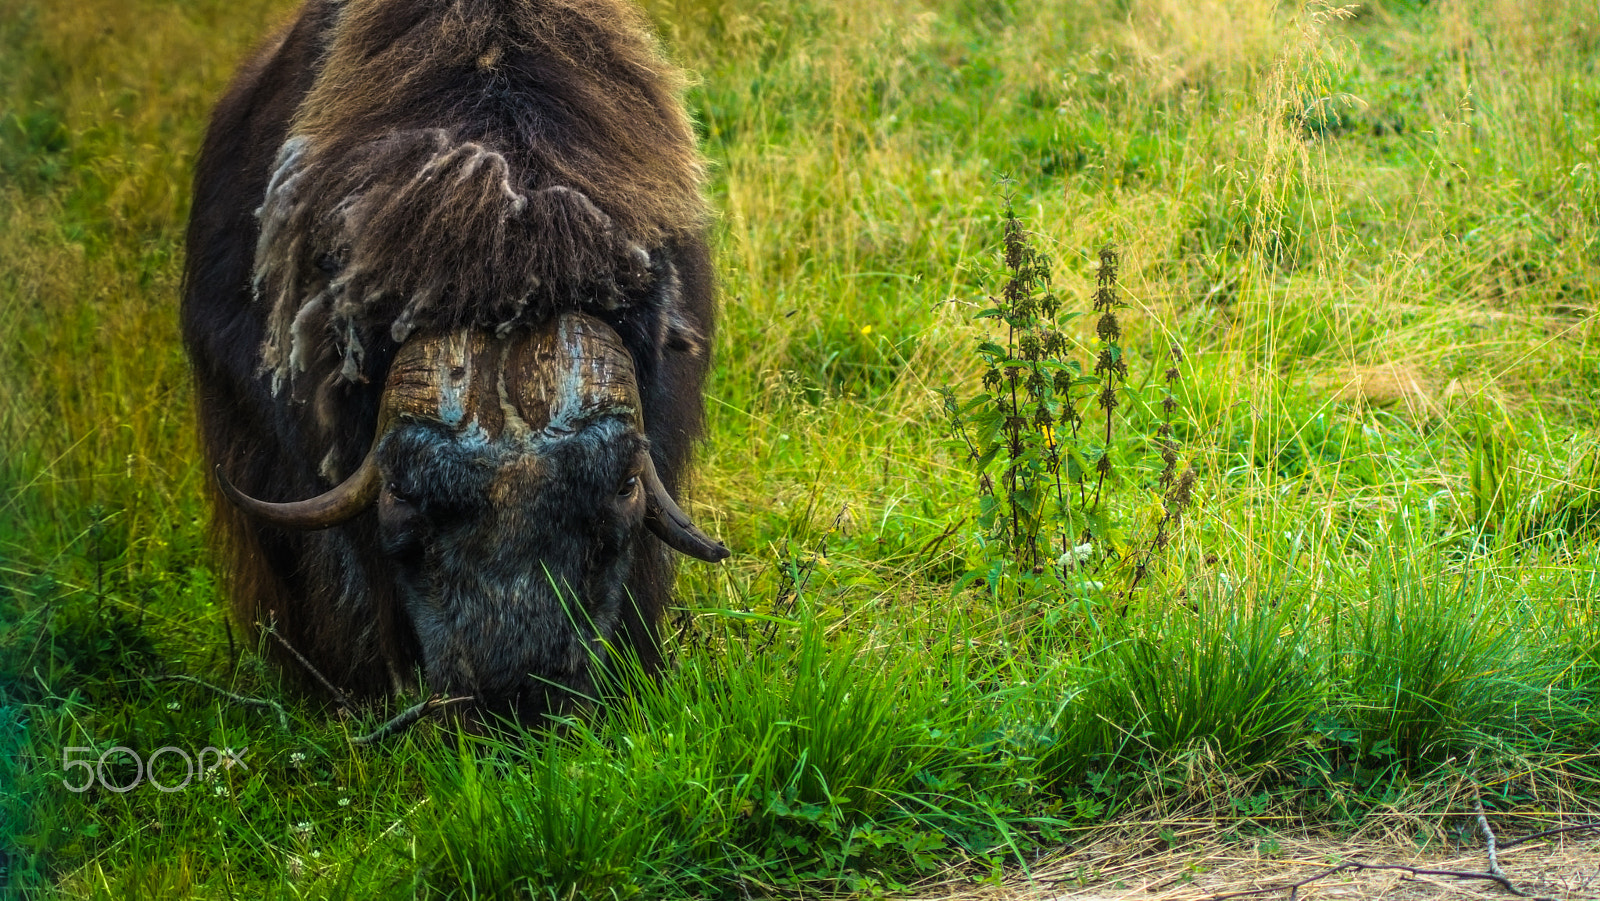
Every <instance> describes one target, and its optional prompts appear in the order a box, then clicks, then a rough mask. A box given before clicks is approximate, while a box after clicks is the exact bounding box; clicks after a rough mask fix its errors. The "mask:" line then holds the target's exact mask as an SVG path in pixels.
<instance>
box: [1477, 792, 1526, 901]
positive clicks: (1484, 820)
mask: <svg viewBox="0 0 1600 901" xmlns="http://www.w3.org/2000/svg"><path fill="white" fill-rule="evenodd" d="M1472 809H1473V810H1475V811H1477V814H1478V828H1479V829H1482V830H1483V841H1484V844H1485V845H1487V846H1488V849H1489V875H1491V876H1499V877H1500V878H1501V879H1505V880H1506V883H1505V885H1506V890H1507V891H1509V892H1511V893H1512V894H1513V895H1521V894H1522V892H1520V891H1517V889H1515V888H1514V887H1512V885H1511V880H1510V879H1508V878H1507V877H1506V871H1505V870H1502V869H1500V860H1499V858H1498V857H1496V856H1495V848H1494V830H1493V829H1490V828H1489V818H1488V816H1486V815H1485V814H1484V812H1483V798H1481V797H1479V795H1478V787H1477V786H1476V785H1474V786H1473V787H1472Z"/></svg>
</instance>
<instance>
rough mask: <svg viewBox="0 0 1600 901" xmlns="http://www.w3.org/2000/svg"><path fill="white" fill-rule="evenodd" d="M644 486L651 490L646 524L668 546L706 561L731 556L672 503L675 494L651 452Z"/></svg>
mask: <svg viewBox="0 0 1600 901" xmlns="http://www.w3.org/2000/svg"><path fill="white" fill-rule="evenodd" d="M640 475H641V476H643V477H644V488H645V491H646V492H648V497H649V505H650V507H649V512H647V513H646V514H645V520H644V521H645V524H647V525H648V526H650V531H652V532H654V533H656V537H657V538H660V539H661V540H662V541H664V542H666V545H667V547H670V548H672V549H673V550H675V551H677V552H678V553H680V554H688V555H689V556H691V557H696V558H698V559H701V560H704V561H706V562H707V563H717V562H720V561H721V560H722V559H724V558H725V557H727V556H728V554H729V553H730V551H729V550H728V549H727V548H726V547H724V546H723V544H722V542H720V541H714V540H712V539H711V538H710V537H708V536H707V535H706V533H704V532H702V531H700V530H699V529H697V528H695V524H694V523H692V522H690V521H689V516H688V514H686V513H684V512H683V510H681V509H679V507H678V505H677V504H676V503H674V502H673V500H672V495H670V494H667V487H666V486H665V485H663V484H661V476H660V475H658V474H657V473H656V464H655V461H654V460H652V459H650V455H649V454H645V457H644V471H643V472H641V473H640Z"/></svg>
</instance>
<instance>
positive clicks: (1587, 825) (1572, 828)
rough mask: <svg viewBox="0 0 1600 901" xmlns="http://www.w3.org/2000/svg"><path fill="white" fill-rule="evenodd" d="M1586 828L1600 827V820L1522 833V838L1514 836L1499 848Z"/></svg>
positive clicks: (1512, 846)
mask: <svg viewBox="0 0 1600 901" xmlns="http://www.w3.org/2000/svg"><path fill="white" fill-rule="evenodd" d="M1586 829H1600V822H1594V823H1579V824H1578V825H1576V826H1559V827H1557V828H1555V829H1546V830H1544V831H1543V832H1535V833H1533V834H1532V835H1524V836H1523V837H1522V838H1514V839H1512V840H1511V841H1509V842H1505V843H1503V844H1501V845H1500V849H1501V850H1502V851H1503V850H1505V849H1506V848H1514V847H1516V846H1517V845H1520V844H1522V843H1523V842H1531V841H1533V840H1534V839H1536V838H1546V837H1548V836H1552V835H1560V834H1561V833H1563V832H1582V831H1584V830H1586Z"/></svg>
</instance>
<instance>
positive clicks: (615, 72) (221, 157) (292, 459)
mask: <svg viewBox="0 0 1600 901" xmlns="http://www.w3.org/2000/svg"><path fill="white" fill-rule="evenodd" d="M680 88H681V79H680V77H679V76H678V74H677V73H676V72H675V70H673V69H672V68H671V67H670V66H669V65H668V64H666V63H665V62H664V61H663V59H662V58H661V56H660V54H659V52H658V50H657V49H656V47H655V44H654V42H653V40H652V39H651V38H650V37H649V35H648V32H647V30H646V28H645V26H644V23H643V20H642V17H641V16H640V15H639V14H638V13H637V12H636V11H634V10H633V9H632V8H630V7H628V6H626V5H625V4H623V3H620V2H616V0H455V2H425V0H348V2H338V0H309V2H308V3H307V4H306V5H305V6H304V7H303V8H302V9H301V11H300V13H299V14H298V16H297V18H296V19H295V21H294V22H292V23H291V24H290V25H289V26H288V27H287V28H286V29H285V30H284V31H282V32H280V34H279V35H278V36H277V37H275V38H273V39H272V40H270V41H268V42H267V44H266V45H265V46H264V47H263V48H262V50H260V51H259V52H258V53H257V55H256V56H255V57H254V58H253V59H252V60H251V61H250V62H248V63H246V64H245V66H244V67H243V68H242V69H241V71H240V73H239V74H238V76H237V77H236V78H235V80H234V82H233V84H232V85H231V86H230V87H229V89H228V91H227V93H226V95H225V96H224V98H223V99H222V101H221V102H220V103H219V104H218V106H217V109H216V111H215V113H214V116H213V120H212V123H211V127H210V129H209V131H208V133H207V136H206V141H205V145H204V147H203V149H202V152H201V156H200V160H199V163H198V166H197V171H196V176H195V193H194V206H193V211H192V213H191V219H190V224H189V259H188V268H187V273H186V283H185V290H184V303H183V322H184V335H185V342H186V344H187V346H188V348H189V352H190V355H191V358H192V360H193V364H194V373H195V382H196V388H197V393H198V401H199V414H200V425H201V433H202V438H203V443H204V447H205V451H206V455H207V458H208V460H209V462H210V463H211V464H213V465H215V464H220V465H221V466H222V468H223V469H224V470H225V471H226V472H227V474H228V476H229V478H230V479H231V480H232V481H233V482H234V484H235V485H237V486H238V487H239V488H240V489H242V490H243V491H244V492H245V493H247V494H250V495H253V496H255V497H259V498H262V499H265V500H298V499H301V498H305V497H310V496H313V495H316V494H319V493H321V492H323V491H325V490H326V489H327V488H328V487H330V485H332V484H333V483H334V482H336V481H337V480H338V479H340V478H341V477H342V476H343V475H345V474H348V473H349V472H350V471H352V470H353V469H354V468H355V466H356V465H357V463H358V462H359V461H360V460H361V458H362V456H363V454H364V453H365V452H366V450H367V445H368V442H369V441H371V439H372V436H373V429H374V427H375V416H376V409H377V404H378V399H379V394H380V392H381V390H382V381H383V375H384V373H385V372H386V370H387V366H388V363H389V360H390V359H392V358H393V355H394V352H395V350H396V349H397V347H398V346H399V342H401V341H403V340H404V339H405V338H406V337H407V336H409V335H410V334H412V333H413V332H415V331H419V330H430V331H439V330H443V329H448V328H454V327H458V326H465V325H479V326H490V327H497V328H501V329H508V328H513V327H516V326H517V325H518V324H519V323H523V322H537V321H542V320H544V319H546V318H548V317H549V316H550V315H552V314H553V313H554V312H556V311H559V310H565V309H579V308H581V309H586V310H588V311H590V312H592V313H595V314H596V315H599V316H601V317H602V318H604V319H605V320H606V321H608V322H609V323H611V324H612V326H613V327H614V328H615V329H616V330H617V332H618V333H619V334H620V335H621V336H622V337H623V339H624V341H625V343H626V344H627V345H628V348H629V350H630V352H631V353H632V354H633V356H634V357H635V363H636V368H637V371H638V373H639V380H640V391H641V395H642V399H643V403H644V409H645V419H646V429H647V431H648V433H649V438H650V441H651V448H652V456H653V457H654V459H655V462H656V466H657V469H658V470H659V472H660V474H661V476H662V479H663V481H664V482H665V484H666V486H667V488H668V489H669V490H674V491H675V490H677V489H678V486H679V481H680V479H681V477H682V473H683V471H684V469H685V467H686V465H687V462H688V458H689V452H690V449H691V445H692V442H693V441H694V440H695V438H697V437H698V436H699V434H700V431H701V426H702V411H701V401H700V395H701V387H702V383H703V381H704V377H705V373H706V369H707V365H708V358H707V353H706V351H707V347H708V339H709V337H710V333H711V328H712V313H713V310H712V306H713V296H712V295H713V289H712V277H711V270H710V258H709V251H708V249H707V246H706V242H705V228H706V213H705V210H704V207H703V203H702V199H701V193H700V188H701V179H702V175H703V172H702V164H701V160H700V157H699V156H698V154H697V152H696V149H695V146H694V142H693V135H692V131H691V129H690V126H689V122H688V119H687V117H686V115H685V113H684V111H683V109H682V106H681V105H680V103H679V101H678V99H677V93H678V91H679V90H680ZM213 507H214V509H215V510H216V514H217V520H218V524H219V526H220V532H221V537H222V541H223V543H224V545H225V553H226V555H227V558H228V566H229V573H230V586H231V588H230V590H231V595H232V600H233V604H234V608H235V611H236V615H237V616H238V618H239V619H240V620H241V621H242V622H244V623H246V624H250V623H256V622H262V623H264V622H266V621H267V620H269V619H273V620H276V622H277V624H278V628H279V629H280V631H281V632H282V633H283V634H284V636H285V637H286V638H287V639H288V640H289V641H290V642H291V643H292V644H293V645H295V646H296V647H297V648H299V649H300V650H301V651H302V652H304V653H305V654H306V656H307V657H308V658H310V660H311V661H312V662H313V663H314V664H315V665H316V666H318V668H319V669H321V670H322V671H323V672H324V673H325V674H327V675H328V676H329V677H330V678H331V679H333V680H334V681H335V682H337V683H339V684H340V685H341V686H343V687H346V688H349V689H351V690H353V691H356V692H367V693H371V692H376V691H380V690H384V689H388V688H390V687H392V686H395V685H397V684H402V683H404V682H407V681H409V679H410V676H411V674H412V672H413V671H414V667H415V664H416V662H417V660H416V643H415V638H414V636H413V635H412V633H411V630H410V626H409V623H408V622H407V621H406V617H405V614H404V613H403V611H402V610H401V609H400V608H399V606H398V604H397V601H396V598H395V587H394V585H393V582H392V577H391V576H390V575H389V574H388V573H387V571H386V567H385V565H384V562H383V560H382V559H381V557H380V555H379V554H378V553H377V548H376V542H377V538H376V525H375V522H374V516H373V515H372V514H371V513H367V514H363V515H362V516H360V517H357V518H356V519H355V520H353V521H351V522H349V523H347V524H345V525H343V526H340V527H337V528H334V529H330V530H328V531H325V532H313V533H291V532H284V531H280V530H278V529H275V528H272V527H269V526H261V525H258V524H256V523H254V522H252V521H250V520H248V519H246V518H245V517H244V516H243V515H242V514H240V513H239V512H237V511H236V510H234V509H233V508H232V507H231V506H230V505H229V504H227V503H226V502H224V501H221V500H220V498H214V503H213ZM638 541H639V542H640V547H639V548H638V552H637V553H636V554H635V555H634V559H635V563H634V566H633V570H632V572H631V574H630V576H629V578H628V586H629V590H630V591H631V593H632V596H633V598H634V600H635V603H636V605H637V609H636V610H633V611H632V613H631V615H630V616H629V617H628V618H627V621H626V635H627V639H628V643H629V644H631V645H632V646H633V647H634V648H635V649H636V650H637V651H638V653H639V654H640V656H641V658H642V659H643V661H644V663H645V665H646V666H647V668H648V667H654V666H655V665H657V664H658V663H659V655H658V652H657V650H656V635H655V627H656V623H657V621H658V620H659V617H660V615H661V611H662V609H663V607H664V605H665V604H666V603H667V600H668V594H669V590H670V585H671V581H672V572H673V567H672V562H671V560H670V559H669V557H668V556H667V554H666V553H665V551H664V549H663V547H662V545H661V544H660V543H659V542H658V541H657V540H656V539H655V538H654V537H653V536H651V535H649V534H644V533H641V535H640V537H639V538H638Z"/></svg>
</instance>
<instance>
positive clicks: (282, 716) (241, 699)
mask: <svg viewBox="0 0 1600 901" xmlns="http://www.w3.org/2000/svg"><path fill="white" fill-rule="evenodd" d="M151 678H152V679H153V680H154V681H156V682H188V683H189V684H191V685H198V686H200V687H201V688H209V689H211V690H212V691H214V692H216V693H217V694H219V695H222V696H223V697H225V698H227V699H228V700H230V701H233V702H234V703H236V704H244V705H247V706H250V707H270V708H272V710H274V711H276V712H277V714H278V727H279V728H281V729H282V730H283V731H284V733H285V734H288V733H289V732H291V731H292V730H290V728H289V714H288V712H286V711H285V710H284V709H283V705H282V704H279V703H278V702H277V701H270V700H267V699H266V698H252V697H247V696H245V695H241V694H237V693H235V692H231V691H229V690H227V689H226V688H219V687H218V686H215V685H212V684H211V683H210V682H206V681H204V680H201V679H196V678H195V677H193V676H181V675H176V674H174V675H169V676H152V677H151Z"/></svg>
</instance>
